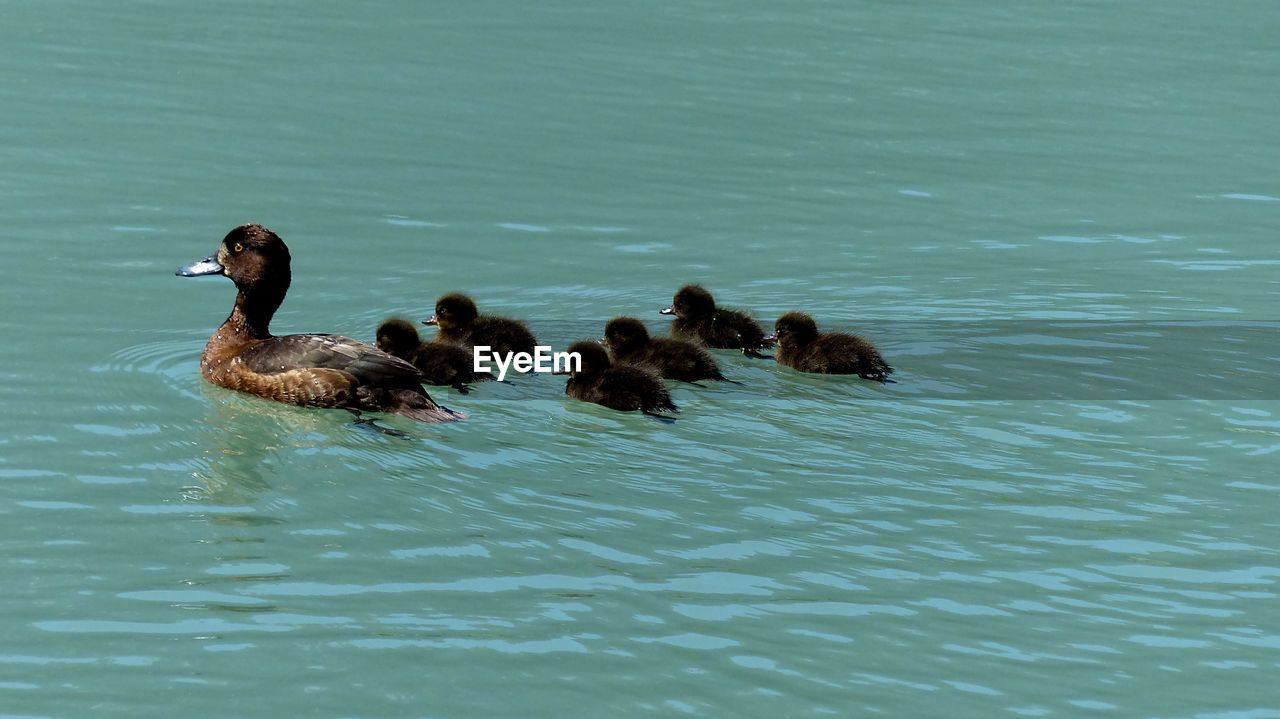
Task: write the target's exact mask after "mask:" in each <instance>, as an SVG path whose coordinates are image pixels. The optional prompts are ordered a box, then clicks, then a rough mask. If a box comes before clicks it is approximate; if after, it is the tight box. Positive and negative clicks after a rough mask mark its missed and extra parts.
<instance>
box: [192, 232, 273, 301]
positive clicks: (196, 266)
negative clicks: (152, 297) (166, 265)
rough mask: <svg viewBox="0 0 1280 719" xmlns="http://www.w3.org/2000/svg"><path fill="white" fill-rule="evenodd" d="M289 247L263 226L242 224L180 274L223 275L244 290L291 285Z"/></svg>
mask: <svg viewBox="0 0 1280 719" xmlns="http://www.w3.org/2000/svg"><path fill="white" fill-rule="evenodd" d="M289 262H290V257H289V248H288V247H287V246H286V245H285V244H284V240H282V239H280V235H277V234H276V233H274V232H272V231H271V230H268V229H267V228H265V227H263V226H262V225H241V226H239V227H237V228H235V229H234V230H232V231H230V232H228V233H227V236H226V237H224V238H222V244H221V245H218V251H217V252H215V253H213V254H212V255H209V256H208V257H206V258H204V259H203V260H200V261H199V262H195V263H192V264H190V265H187V266H185V267H179V268H178V271H177V273H176V274H178V275H179V276H180V277H201V276H203V275H224V276H226V277H229V278H230V279H231V281H232V282H234V283H236V287H237V288H239V289H240V290H241V291H253V290H261V289H273V290H276V291H278V292H279V293H280V294H281V295H283V294H284V290H287V289H288V288H289V281H290V279H291V275H290V270H289Z"/></svg>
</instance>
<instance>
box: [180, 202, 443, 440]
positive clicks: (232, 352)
mask: <svg viewBox="0 0 1280 719" xmlns="http://www.w3.org/2000/svg"><path fill="white" fill-rule="evenodd" d="M289 261H290V257H289V248H288V247H286V246H285V244H284V241H283V240H281V239H280V236H279V235H277V234H276V233H274V232H272V231H271V230H268V229H267V228H265V227H263V226H262V225H241V226H240V227H237V228H235V229H234V230H232V231H231V232H229V233H227V236H226V237H225V238H223V240H222V244H221V245H219V247H218V251H217V252H215V253H214V254H212V255H210V256H209V257H207V258H206V259H203V260H201V261H199V262H196V263H194V264H192V265H188V266H186V267H182V268H180V269H179V270H178V272H177V274H178V275H180V276H182V277H199V276H201V275H224V276H226V277H228V278H230V279H231V281H232V282H234V283H235V284H236V289H238V290H239V293H238V294H237V295H236V303H235V307H234V308H233V309H232V311H231V316H230V317H228V318H227V321H226V322H223V323H222V326H221V327H219V328H218V329H217V331H216V332H214V333H213V336H212V337H210V338H209V343H208V344H207V345H205V348H204V356H203V357H201V359H200V373H201V374H203V375H204V378H205V379H206V380H208V381H209V382H211V383H213V384H215V385H218V386H219V387H226V388H227V389H233V390H237V391H240V392H247V393H249V394H254V395H257V396H259V397H265V398H267V399H273V400H276V401H277V402H286V403H289V404H296V405H302V406H306V407H332V408H338V409H347V410H351V411H353V412H356V413H357V414H359V412H360V411H363V410H370V411H378V412H391V413H394V414H399V415H403V416H405V417H409V418H411V419H415V420H418V421H420V422H448V421H451V420H455V419H460V418H462V415H460V414H458V413H457V412H454V411H452V410H450V409H447V408H445V407H441V406H440V405H438V404H436V403H435V402H434V401H433V400H432V399H431V397H430V396H429V395H428V394H427V393H426V391H425V390H423V389H422V385H421V382H422V374H421V373H420V372H418V370H417V369H416V368H414V366H413V365H411V364H409V363H408V362H405V361H404V360H401V359H398V358H396V357H392V356H391V355H389V354H387V353H386V352H383V351H382V350H380V349H378V348H376V347H373V346H371V345H367V344H365V343H363V342H358V341H356V340H353V339H351V338H349V337H340V336H337V335H328V334H306V335H285V336H283V337H276V336H274V335H272V334H271V332H270V330H269V329H268V327H269V325H270V323H271V317H272V315H274V314H275V312H276V309H277V308H279V307H280V304H281V303H282V302H283V301H284V297H285V293H287V292H288V291H289V283H290V280H291V278H292V276H291V274H290V271H289Z"/></svg>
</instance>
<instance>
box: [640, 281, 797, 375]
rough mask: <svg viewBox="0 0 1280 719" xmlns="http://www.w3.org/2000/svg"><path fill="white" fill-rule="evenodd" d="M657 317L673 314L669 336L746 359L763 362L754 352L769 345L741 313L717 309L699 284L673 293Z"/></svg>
mask: <svg viewBox="0 0 1280 719" xmlns="http://www.w3.org/2000/svg"><path fill="white" fill-rule="evenodd" d="M659 313H660V314H664V315H675V318H676V319H675V322H673V323H672V324H671V336H672V337H677V338H682V339H689V340H698V341H701V342H703V343H704V344H706V345H707V346H708V347H717V348H722V349H740V350H742V354H744V355H746V356H748V357H756V358H759V359H765V358H767V357H768V355H762V354H760V353H759V352H758V350H760V349H764V348H766V347H770V346H772V345H771V343H770V342H768V341H766V340H765V337H764V329H762V328H761V327H760V324H759V323H758V322H756V321H755V320H753V319H751V316H750V315H748V314H747V313H745V312H742V311H741V310H734V309H729V308H717V307H716V300H715V298H714V297H712V296H711V293H710V292H708V291H707V290H706V289H705V288H703V287H701V286H699V285H685V286H684V287H681V288H680V290H679V291H678V292H676V295H675V298H674V299H673V300H672V302H671V306H670V307H667V308H666V309H663V310H659Z"/></svg>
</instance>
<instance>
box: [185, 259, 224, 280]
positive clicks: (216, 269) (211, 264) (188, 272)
mask: <svg viewBox="0 0 1280 719" xmlns="http://www.w3.org/2000/svg"><path fill="white" fill-rule="evenodd" d="M222 273H223V267H222V264H221V263H219V262H218V256H217V255H216V254H215V255H209V256H208V257H206V258H204V259H203V260H200V261H199V262H195V263H192V264H190V265H187V266H185V267H179V268H178V271H177V272H175V273H174V274H176V275H177V276H179V277H203V276H204V275H220V274H222Z"/></svg>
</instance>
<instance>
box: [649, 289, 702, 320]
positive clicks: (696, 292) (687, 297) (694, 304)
mask: <svg viewBox="0 0 1280 719" xmlns="http://www.w3.org/2000/svg"><path fill="white" fill-rule="evenodd" d="M715 311H716V300H715V298H714V297H712V296H711V293H710V292H708V291H707V290H706V288H705V287H702V286H701V285H685V286H684V287H681V288H680V291H678V292H676V296H675V297H674V298H673V299H672V301H671V306H670V307H668V308H666V309H665V310H659V313H660V314H664V315H675V316H676V317H679V318H680V319H682V320H689V319H697V318H699V317H709V316H711V315H713V314H715Z"/></svg>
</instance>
